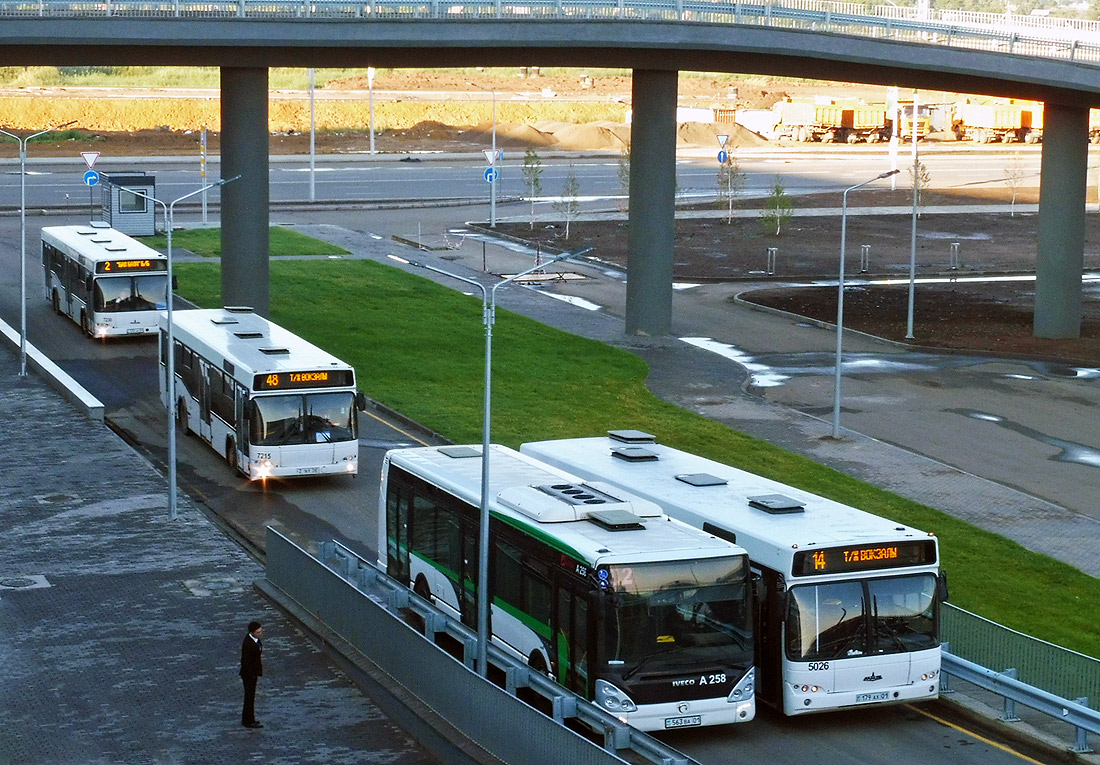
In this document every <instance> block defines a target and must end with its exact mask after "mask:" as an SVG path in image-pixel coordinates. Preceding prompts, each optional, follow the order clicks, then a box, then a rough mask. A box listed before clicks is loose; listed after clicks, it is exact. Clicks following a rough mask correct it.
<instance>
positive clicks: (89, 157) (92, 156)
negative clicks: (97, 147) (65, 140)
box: [80, 151, 99, 170]
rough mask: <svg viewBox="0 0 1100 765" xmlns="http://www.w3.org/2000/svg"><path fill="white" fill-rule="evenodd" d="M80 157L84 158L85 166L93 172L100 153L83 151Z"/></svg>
mask: <svg viewBox="0 0 1100 765" xmlns="http://www.w3.org/2000/svg"><path fill="white" fill-rule="evenodd" d="M80 156H81V157H83V158H84V164H85V165H87V166H88V169H89V170H91V169H92V165H94V164H95V161H96V160H97V159H99V152H98V151H82V152H80Z"/></svg>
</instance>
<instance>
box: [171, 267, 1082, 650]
mask: <svg viewBox="0 0 1100 765" xmlns="http://www.w3.org/2000/svg"><path fill="white" fill-rule="evenodd" d="M177 273H178V274H179V278H180V287H181V289H180V292H181V294H183V295H185V296H186V297H187V298H188V299H190V300H193V301H194V302H196V303H198V304H199V305H202V306H206V307H217V306H219V305H221V301H220V295H219V290H220V271H219V269H218V265H217V264H215V263H211V264H206V263H181V264H179V266H178V267H177ZM511 289H517V288H516V287H512V288H511ZM271 314H272V315H271V318H272V320H273V321H275V322H277V323H278V324H281V325H283V326H285V327H287V328H288V329H290V330H291V331H292V332H295V333H296V334H299V335H301V336H303V337H305V338H308V339H309V340H311V341H312V342H314V343H316V344H317V345H320V346H321V347H323V348H325V349H326V350H328V351H329V352H331V353H333V354H335V355H337V356H338V357H340V358H341V359H343V360H344V361H347V362H349V363H351V364H353V365H354V366H355V369H356V374H357V376H358V380H359V386H360V388H361V389H362V390H363V391H365V392H366V393H367V394H368V395H370V396H371V397H372V398H375V399H377V400H379V401H382V402H384V403H385V404H387V405H389V406H392V407H394V408H395V409H398V410H399V411H401V412H403V413H405V414H406V415H408V416H410V417H412V418H413V419H415V420H417V421H419V422H421V423H422V424H424V425H426V426H428V427H430V428H433V429H434V430H437V431H439V432H440V433H443V434H444V435H446V436H447V437H449V438H451V439H453V440H454V441H456V442H459V443H480V441H481V417H482V412H481V405H482V381H483V376H484V351H485V332H484V328H483V326H482V324H481V301H480V298H473V297H470V296H466V295H463V294H461V293H459V292H456V291H454V290H451V289H448V288H446V287H443V286H440V285H437V284H435V283H434V282H431V281H429V280H427V279H423V278H421V277H419V276H416V275H413V274H407V273H405V272H403V271H401V270H399V269H397V268H392V267H389V266H385V265H380V264H377V263H374V262H372V261H310V262H302V261H283V262H275V263H272V264H271ZM493 334H494V344H493V380H492V383H493V419H492V434H493V441H494V442H495V443H503V444H507V445H509V446H512V447H518V446H519V445H520V444H521V443H523V442H525V441H533V440H540V439H548V438H572V437H578V436H594V435H602V434H603V433H604V432H605V431H606V430H609V429H612V428H638V429H641V430H645V431H647V432H649V433H655V434H657V435H658V436H659V437H660V439H661V441H662V443H666V444H669V445H672V446H676V447H678V448H681V449H685V450H688V451H692V452H696V453H699V454H702V455H704V456H707V457H710V458H711V459H715V460H718V461H720V462H724V463H727V464H730V465H734V466H736V467H740V468H742V469H745V470H749V471H752V472H754V473H758V474H760V475H763V476H766V477H768V478H773V479H775V480H778V481H782V482H784V483H787V484H791V485H793V486H797V487H799V488H802V489H805V490H807V491H811V492H814V493H817V494H821V495H824V496H826V497H830V498H832V499H834V500H837V501H839V502H843V503H846V504H849V505H853V506H855V507H859V508H862V509H864V510H867V511H869V512H872V513H876V514H878V515H881V516H885V517H888V518H892V519H894V520H897V521H900V522H902V523H905V524H907V525H911V526H915V527H916V528H920V529H924V530H926V531H931V532H934V533H935V534H936V535H937V536H938V537H939V539H940V550H941V555H942V562H943V568H944V570H945V571H947V573H948V576H949V577H950V583H951V600H952V602H953V603H955V604H956V605H958V606H960V607H962V608H965V609H967V610H969V611H974V612H976V613H979V614H981V615H982V616H985V617H986V618H988V619H992V620H993V621H996V622H999V623H1001V624H1004V625H1006V626H1008V627H1011V628H1012V629H1015V630H1018V631H1020V632H1024V633H1027V634H1030V635H1034V636H1036V637H1039V638H1042V639H1044V640H1048V641H1050V642H1052V643H1056V644H1058V645H1062V646H1065V647H1067V648H1071V649H1073V650H1076V651H1080V652H1082V653H1085V654H1088V655H1090V656H1100V634H1098V632H1097V630H1096V625H1095V604H1096V603H1098V602H1100V580H1098V579H1095V578H1093V577H1090V576H1088V575H1087V574H1084V573H1082V572H1081V571H1079V570H1077V569H1075V568H1073V567H1072V566H1069V565H1066V564H1064V563H1061V562H1059V561H1056V560H1054V559H1053V558H1050V557H1049V556H1046V555H1041V554H1039V553H1034V552H1031V551H1029V550H1027V549H1026V548H1024V547H1023V546H1021V545H1019V544H1017V543H1015V542H1012V541H1010V540H1008V539H1005V538H1004V537H1001V536H999V535H997V534H993V533H990V532H987V531H984V530H982V529H979V528H977V527H975V526H971V525H969V524H967V523H964V522H962V521H960V520H957V519H955V518H953V517H951V516H949V515H947V514H945V513H943V512H940V511H938V510H935V509H933V508H930V507H928V506H925V505H922V504H919V503H917V502H913V501H911V500H907V499H904V498H902V497H899V496H897V495H894V494H891V493H889V492H887V491H884V490H882V489H879V488H877V487H875V486H871V485H870V484H867V483H864V482H862V481H859V480H856V479H854V478H851V477H849V476H846V475H844V474H842V473H840V472H838V471H836V470H833V469H831V468H828V467H825V466H822V465H819V464H817V463H815V462H813V461H811V460H809V459H806V458H804V457H801V456H799V455H796V454H793V453H791V452H788V451H785V450H783V449H780V448H779V447H777V446H774V445H772V444H769V443H767V442H765V441H761V440H758V439H755V438H752V437H750V436H748V435H746V434H744V433H740V432H738V431H735V430H731V429H729V428H727V427H726V426H724V425H721V424H719V423H716V422H714V421H712V420H708V419H706V418H705V417H702V416H700V415H697V414H694V413H692V412H690V411H688V410H686V409H681V408H680V407H677V406H674V405H672V404H669V403H667V402H665V401H662V400H660V399H659V398H657V397H656V396H654V395H653V394H651V393H650V392H649V391H648V390H647V389H646V387H645V379H646V375H647V371H648V368H647V366H646V364H645V363H644V362H643V361H641V359H639V358H638V357H636V356H634V355H633V354H630V353H627V352H626V351H622V350H619V349H616V348H613V347H611V346H608V345H605V344H603V343H599V342H596V341H592V340H587V339H584V338H580V337H577V336H574V335H570V334H567V333H565V332H562V331H560V330H557V329H554V328H552V327H547V326H545V325H543V324H539V323H538V322H535V321H532V320H530V319H527V318H525V317H522V316H518V315H516V314H513V313H510V312H508V311H505V310H498V311H497V323H496V325H495V327H494V330H493Z"/></svg>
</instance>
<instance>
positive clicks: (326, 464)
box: [160, 308, 365, 481]
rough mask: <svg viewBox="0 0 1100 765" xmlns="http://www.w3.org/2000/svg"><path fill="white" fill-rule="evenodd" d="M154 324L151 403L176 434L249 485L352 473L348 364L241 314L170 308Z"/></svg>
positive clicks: (356, 398) (353, 426) (355, 433)
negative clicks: (208, 449)
mask: <svg viewBox="0 0 1100 765" xmlns="http://www.w3.org/2000/svg"><path fill="white" fill-rule="evenodd" d="M172 315H173V335H174V345H175V349H174V358H173V363H174V367H175V386H174V387H175V390H174V402H173V400H172V399H171V398H170V395H171V394H170V392H169V390H168V384H167V380H168V355H167V347H168V331H167V330H168V320H167V314H164V315H163V316H162V318H161V353H160V388H161V401H162V402H163V403H164V405H165V406H166V407H167V408H169V410H170V411H174V413H175V416H176V417H177V420H178V422H179V425H180V428H181V429H183V430H184V431H185V432H188V431H189V432H192V433H194V434H196V435H197V436H198V437H199V438H201V439H202V440H204V441H206V442H207V443H208V444H210V445H211V446H212V447H213V448H214V449H215V450H217V451H218V452H219V453H220V454H222V455H223V456H224V457H225V459H226V461H228V462H229V464H230V465H231V466H232V467H233V468H234V469H236V470H238V471H239V472H241V473H243V474H244V475H246V476H247V477H248V478H249V479H250V480H253V481H255V480H267V479H274V478H293V477H300V476H320V475H355V474H356V473H357V472H358V469H359V440H358V439H359V419H358V412H359V410H360V409H362V408H363V406H364V402H365V399H364V397H363V396H362V394H359V393H358V392H357V390H356V385H355V371H354V369H352V367H351V366H350V365H348V364H346V363H344V362H342V361H340V360H339V359H337V358H336V357H334V356H332V355H331V354H329V353H327V352H326V351H323V350H322V349H320V348H318V347H316V346H314V345H312V344H311V343H309V342H307V341H306V340H304V339H302V338H300V337H298V336H297V335H294V334H293V333H291V332H289V331H288V330H286V329H283V328H282V327H280V326H278V325H277V324H274V323H272V322H270V321H268V320H267V319H264V318H263V317H261V316H258V315H256V314H255V313H253V312H252V310H251V309H248V308H223V309H213V310H194V311H173V314H172Z"/></svg>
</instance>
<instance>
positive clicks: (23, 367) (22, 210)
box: [0, 120, 76, 377]
mask: <svg viewBox="0 0 1100 765" xmlns="http://www.w3.org/2000/svg"><path fill="white" fill-rule="evenodd" d="M75 124H76V120H73V121H72V122H66V123H65V124H63V125H54V126H53V127H51V128H46V129H45V130H39V131H38V132H37V133H33V134H31V135H29V136H27V137H26V138H20V137H19V136H17V135H15V134H14V133H9V132H8V131H7V130H0V133H3V134H4V135H6V136H8V137H9V138H14V139H15V140H16V142H17V143H18V144H19V376H20V377H26V376H27V144H28V143H29V142H30V140H31V139H32V138H37V137H38V136H40V135H45V134H46V133H52V132H53V131H55V130H60V129H61V128H65V127H69V126H70V125H75Z"/></svg>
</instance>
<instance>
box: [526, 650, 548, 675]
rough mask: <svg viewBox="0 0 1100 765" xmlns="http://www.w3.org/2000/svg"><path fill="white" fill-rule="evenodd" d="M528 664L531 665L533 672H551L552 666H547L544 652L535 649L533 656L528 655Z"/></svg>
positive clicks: (546, 673) (541, 673) (545, 673)
mask: <svg viewBox="0 0 1100 765" xmlns="http://www.w3.org/2000/svg"><path fill="white" fill-rule="evenodd" d="M527 666H528V667H530V668H531V670H532V671H533V672H538V673H539V674H540V675H549V674H550V668H549V667H547V666H546V659H544V658H542V654H541V653H540V652H538V651H533V652H532V653H531V656H530V657H528V659H527Z"/></svg>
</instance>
